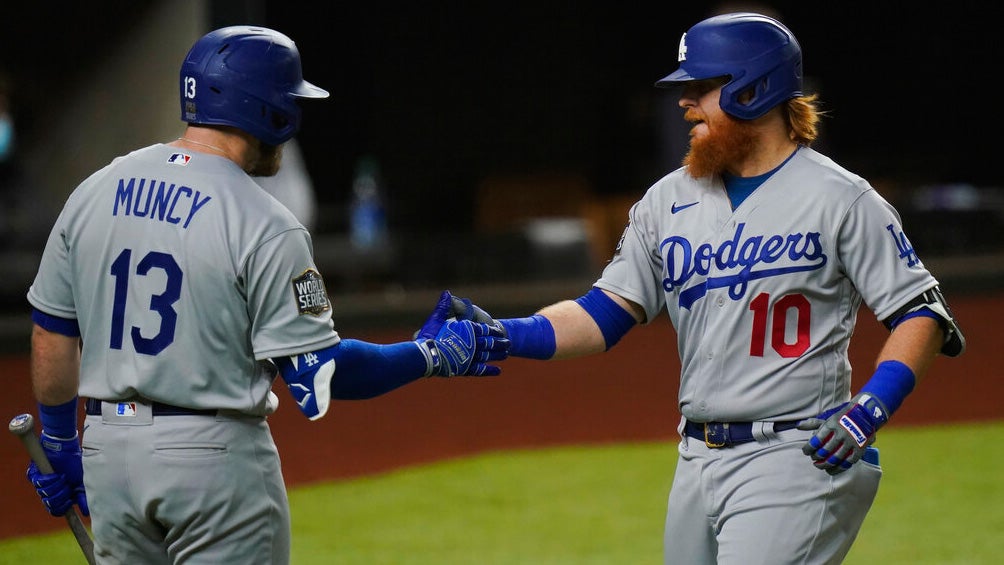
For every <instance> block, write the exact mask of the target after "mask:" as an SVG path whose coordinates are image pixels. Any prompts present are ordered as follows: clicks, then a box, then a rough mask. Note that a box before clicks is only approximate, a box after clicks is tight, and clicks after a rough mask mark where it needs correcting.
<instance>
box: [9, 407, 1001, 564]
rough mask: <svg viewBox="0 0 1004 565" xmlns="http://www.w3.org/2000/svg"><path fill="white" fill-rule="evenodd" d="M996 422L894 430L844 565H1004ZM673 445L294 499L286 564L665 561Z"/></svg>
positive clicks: (516, 459) (76, 559) (71, 551)
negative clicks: (872, 502)
mask: <svg viewBox="0 0 1004 565" xmlns="http://www.w3.org/2000/svg"><path fill="white" fill-rule="evenodd" d="M1002 444H1004V422H996V423H987V424H980V425H968V426H935V427H922V428H904V429H896V428H890V429H887V430H885V431H883V432H882V434H881V437H880V438H879V441H878V443H876V446H878V447H879V448H880V449H881V450H882V466H883V468H884V470H885V475H884V478H883V483H882V488H881V489H880V491H879V495H878V499H877V500H876V502H875V505H874V507H873V508H872V511H871V513H870V514H869V516H868V519H867V521H866V522H865V524H864V527H863V529H862V532H861V535H860V536H859V537H858V540H857V543H856V544H855V546H854V548H853V549H852V551H851V554H850V556H849V557H848V559H847V563H865V564H875V563H882V564H900V563H902V564H910V565H918V564H938V565H945V564H959V565H963V564H965V565H979V564H991V563H993V564H996V563H1000V562H1001V556H1002V555H1004V480H1002V477H1004V474H1002V472H1001V469H1002V468H1004V450H1002V449H1000V446H1001V445H1002ZM675 452H676V450H675V443H672V444H671V443H668V442H667V443H642V444H629V445H616V446H602V447H563V448H556V449H544V450H527V451H515V452H505V453H488V454H483V455H481V456H477V457H471V458H465V459H460V460H454V461H444V462H440V463H437V464H433V465H427V466H422V467H416V468H412V469H406V470H400V471H395V472H392V473H387V474H384V475H380V476H375V477H368V478H363V479H356V480H349V481H341V482H334V483H324V484H318V485H312V486H308V487H298V488H295V489H292V490H291V491H290V502H291V505H292V511H293V563H294V564H297V565H312V564H331V563H338V564H360V565H364V564H365V565H382V564H387V565H391V564H393V565H402V564H408V565H425V564H428V565H450V564H464V565H468V564H472V565H473V564H477V565H491V564H500V565H501V564H506V565H508V564H533V565H538V564H540V565H543V564H555V565H558V564H561V565H564V564H568V565H573V564H574V565H580V564H585V565H588V564H597V565H599V564H603V565H609V564H632V565H646V564H651V565H656V564H659V563H661V552H662V548H661V544H662V521H663V512H664V510H665V500H666V495H667V493H668V490H669V485H670V481H671V477H672V471H673V466H674V464H675ZM83 562H84V560H83V557H82V556H81V554H80V552H79V550H78V549H77V547H76V545H75V543H74V541H73V539H72V537H71V535H70V534H69V532H66V533H59V534H55V535H45V536H32V537H26V538H16V539H9V540H3V541H0V563H3V564H8V563H9V564H12V565H24V564H25V563H59V564H63V563H83Z"/></svg>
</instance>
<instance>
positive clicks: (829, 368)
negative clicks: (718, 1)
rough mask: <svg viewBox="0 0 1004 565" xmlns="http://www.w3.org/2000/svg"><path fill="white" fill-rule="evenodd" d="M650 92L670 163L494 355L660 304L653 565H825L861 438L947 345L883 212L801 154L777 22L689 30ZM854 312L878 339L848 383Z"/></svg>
mask: <svg viewBox="0 0 1004 565" xmlns="http://www.w3.org/2000/svg"><path fill="white" fill-rule="evenodd" d="M656 86H658V87H666V88H674V89H677V91H678V93H679V104H680V106H681V107H682V108H684V109H685V111H686V112H685V119H686V120H687V121H688V122H690V123H692V124H693V127H692V129H691V131H690V148H689V152H688V153H687V155H686V157H685V158H684V162H683V165H684V166H683V167H682V168H680V169H677V170H675V171H673V172H671V173H670V174H668V175H666V176H665V177H663V178H662V179H660V180H659V181H658V182H656V183H655V184H654V185H653V186H652V187H651V188H650V189H649V190H648V191H647V192H646V193H645V195H644V196H643V197H642V198H641V200H640V201H638V202H637V203H636V204H635V205H634V206H633V207H632V209H631V211H630V214H629V223H628V226H627V228H626V229H625V231H624V234H623V236H622V238H621V240H620V243H619V244H618V246H617V249H616V251H615V252H614V255H613V258H612V259H611V260H610V262H609V264H608V265H607V266H606V268H605V269H604V270H603V273H602V275H601V276H600V278H599V280H597V281H596V283H595V284H594V286H593V288H592V289H591V290H590V291H589V292H587V293H586V294H585V295H583V296H581V297H579V298H578V299H576V300H567V301H562V302H559V303H557V304H553V305H550V306H547V307H545V308H543V309H542V310H540V311H539V312H537V313H536V314H534V315H532V316H530V317H527V318H511V319H503V320H499V322H500V323H501V325H502V326H503V327H504V328H505V329H506V332H507V335H508V337H509V339H510V340H511V341H512V348H511V350H510V352H509V353H510V356H517V357H527V358H533V359H562V358H570V357H576V356H582V355H587V354H594V353H600V352H603V351H605V350H607V349H610V348H611V347H613V346H614V344H616V343H617V342H618V340H619V339H621V337H622V336H624V335H625V334H626V333H627V332H628V331H629V330H630V329H631V328H632V327H634V326H635V324H638V323H647V322H650V321H651V320H652V319H653V318H655V317H656V316H657V315H658V314H659V312H660V310H663V309H665V311H666V312H667V313H668V314H669V318H670V320H671V321H672V323H673V326H674V328H675V330H676V334H677V348H678V350H679V355H680V360H681V365H682V374H681V378H680V390H679V399H678V400H679V405H678V407H679V410H680V413H681V414H682V418H681V420H680V425H679V433H680V443H679V458H678V461H677V466H676V475H675V477H674V480H673V485H672V490H671V492H670V494H669V501H668V508H667V513H666V523H665V536H664V559H665V562H666V563H667V564H672V563H680V564H685V565H701V564H716V563H717V564H736V565H739V564H742V565H749V564H753V563H769V564H772V565H776V564H780V563H839V562H841V560H842V559H843V558H844V556H845V555H846V554H847V552H848V550H849V548H850V547H851V544H852V542H853V541H854V538H855V536H856V535H857V533H858V530H859V528H860V526H861V523H862V522H863V521H864V519H865V515H866V513H867V512H868V510H869V507H870V506H871V504H872V501H873V499H874V497H875V494H876V492H877V489H878V484H879V478H880V476H881V475H882V470H881V467H880V466H879V462H878V453H877V450H876V449H875V448H874V447H873V446H872V445H871V444H872V443H873V442H874V441H875V436H876V432H878V430H879V429H880V428H881V427H882V426H883V425H884V424H885V423H886V422H888V420H889V418H890V417H891V416H893V415H894V414H895V412H896V410H897V409H898V408H899V407H900V405H901V404H902V403H903V401H904V400H905V398H906V397H907V395H908V394H909V393H910V392H911V391H912V390H913V389H914V387H915V385H916V384H917V383H918V382H919V381H920V380H921V379H922V378H924V376H925V374H926V373H927V371H928V369H929V367H930V366H931V362H932V360H933V359H934V358H935V356H936V355H937V354H938V353H939V352H940V353H942V354H944V355H947V356H952V357H954V356H956V355H959V354H961V353H962V352H963V350H964V349H965V340H964V338H963V335H962V333H961V332H960V330H959V328H958V326H957V324H956V322H955V320H954V319H953V316H952V313H951V311H950V309H949V307H948V304H947V303H946V301H945V299H944V297H943V296H942V294H941V291H940V289H939V284H938V281H937V280H936V279H935V278H934V277H933V276H932V275H931V273H930V272H928V271H927V269H926V268H925V267H924V265H923V263H921V261H920V258H919V257H918V256H917V254H916V252H915V251H914V249H913V248H912V246H911V245H910V241H909V239H908V238H907V236H906V235H905V233H904V229H903V226H902V225H901V223H900V218H899V215H898V214H897V212H896V210H894V209H893V207H892V206H891V205H890V204H889V203H888V202H886V201H885V200H884V199H883V198H882V197H881V196H880V195H879V194H878V193H877V192H876V191H875V190H874V188H872V187H871V186H870V185H869V184H868V182H867V181H866V180H864V179H863V178H861V177H859V176H857V175H855V174H854V173H852V172H850V171H848V170H846V169H844V168H842V167H841V166H840V165H838V164H837V163H835V162H834V161H832V160H831V159H829V158H828V157H826V156H824V155H821V154H820V153H818V152H816V151H815V150H813V149H811V148H810V145H811V143H812V142H813V141H814V139H815V138H816V136H817V122H818V120H819V111H818V110H817V106H816V96H815V95H813V94H805V93H803V92H802V56H801V48H800V46H799V44H798V42H797V41H796V39H795V37H794V36H793V35H792V33H791V32H790V31H789V30H788V29H787V28H786V27H785V26H784V25H782V24H781V23H780V22H779V21H777V20H775V19H772V18H769V17H766V16H762V15H759V14H753V13H733V14H725V15H719V16H715V17H711V18H709V19H706V20H704V21H702V22H699V23H698V24H696V25H694V26H693V27H691V28H690V29H689V30H688V31H687V32H686V33H685V34H684V35H683V37H682V39H681V40H680V44H679V68H678V69H677V70H675V71H674V72H673V73H671V74H670V75H668V76H666V77H665V78H663V79H662V80H660V81H658V82H657V83H656ZM862 301H864V304H866V305H867V306H868V308H869V309H870V310H871V311H872V312H873V313H874V315H875V316H877V318H878V319H879V320H881V321H882V322H883V323H884V324H885V325H886V326H887V327H888V328H889V330H890V334H889V337H888V339H887V341H886V343H885V345H884V347H883V348H882V350H881V353H880V354H879V356H878V359H876V363H875V366H874V367H866V368H861V369H860V370H863V371H869V372H871V373H872V374H871V376H870V378H869V379H868V381H867V384H865V385H864V386H863V387H862V388H861V389H860V390H856V391H852V390H851V367H850V364H849V361H848V355H847V350H848V345H849V343H850V340H851V334H852V333H853V331H854V326H855V321H856V318H857V313H858V308H859V306H860V305H861V304H862ZM625 377H626V375H625ZM618 378H619V377H618ZM626 382H627V381H626Z"/></svg>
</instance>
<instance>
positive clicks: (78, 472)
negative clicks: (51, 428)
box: [27, 430, 90, 516]
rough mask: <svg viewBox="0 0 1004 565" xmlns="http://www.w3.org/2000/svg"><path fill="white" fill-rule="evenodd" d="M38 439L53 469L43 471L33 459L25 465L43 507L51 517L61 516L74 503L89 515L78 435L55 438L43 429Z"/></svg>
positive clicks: (84, 513) (85, 514) (83, 512)
mask: <svg viewBox="0 0 1004 565" xmlns="http://www.w3.org/2000/svg"><path fill="white" fill-rule="evenodd" d="M39 442H40V443H41V444H42V450H43V451H44V452H45V455H46V457H48V459H49V463H50V464H51V465H52V471H53V472H52V473H48V474H46V473H42V472H41V471H39V469H38V466H37V465H35V462H34V461H32V462H31V464H29V465H28V471H27V477H28V480H29V481H30V482H31V484H32V486H34V487H35V490H36V491H37V492H38V496H39V498H41V499H42V502H43V503H44V504H45V508H46V510H48V511H49V513H50V514H52V515H53V516H62V515H63V514H66V512H67V511H68V510H69V509H70V506H72V505H73V504H76V505H77V506H78V507H80V512H81V513H82V514H83V515H84V516H89V515H90V510H89V509H88V507H87V495H86V493H85V491H84V468H83V462H82V460H81V452H80V442H79V441H78V439H77V437H76V436H74V437H73V438H71V439H65V438H57V437H53V436H50V435H48V434H47V433H45V431H44V430H43V431H42V435H41V437H40V438H39Z"/></svg>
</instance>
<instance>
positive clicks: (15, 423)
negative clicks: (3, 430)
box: [7, 414, 35, 435]
mask: <svg viewBox="0 0 1004 565" xmlns="http://www.w3.org/2000/svg"><path fill="white" fill-rule="evenodd" d="M34 427H35V418H33V417H32V415H31V414H18V415H17V416H14V417H13V418H11V421H10V424H8V425H7V429H8V430H10V432H11V433H13V434H17V435H22V434H24V433H26V432H28V431H30V430H32V429H34Z"/></svg>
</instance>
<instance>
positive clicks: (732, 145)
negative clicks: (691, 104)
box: [683, 110, 757, 179]
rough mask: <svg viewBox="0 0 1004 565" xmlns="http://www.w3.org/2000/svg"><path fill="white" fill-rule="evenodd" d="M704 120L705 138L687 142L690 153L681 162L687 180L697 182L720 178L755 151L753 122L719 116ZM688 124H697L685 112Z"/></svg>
mask: <svg viewBox="0 0 1004 565" xmlns="http://www.w3.org/2000/svg"><path fill="white" fill-rule="evenodd" d="M720 116H721V117H716V118H715V119H713V120H707V121H706V122H705V123H706V124H707V126H708V134H707V135H706V136H703V137H700V138H696V137H693V136H691V138H690V151H688V152H687V155H686V156H685V157H684V158H683V164H684V165H686V166H687V172H688V173H690V176H692V177H694V178H695V179H696V178H701V177H706V176H711V175H720V174H722V173H723V172H725V170H726V169H727V168H728V167H729V166H730V165H734V164H736V163H739V162H741V161H743V160H744V159H746V158H747V157H749V156H750V155H751V154H752V153H753V149H754V148H755V147H756V139H757V135H756V131H755V129H754V127H753V124H752V122H748V121H744V120H738V119H736V118H733V117H732V116H729V115H728V114H721V115H720ZM684 119H686V120H687V121H688V122H693V121H697V115H696V114H695V113H693V112H692V110H687V113H686V115H685V116H684Z"/></svg>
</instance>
